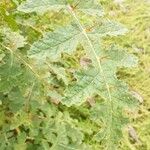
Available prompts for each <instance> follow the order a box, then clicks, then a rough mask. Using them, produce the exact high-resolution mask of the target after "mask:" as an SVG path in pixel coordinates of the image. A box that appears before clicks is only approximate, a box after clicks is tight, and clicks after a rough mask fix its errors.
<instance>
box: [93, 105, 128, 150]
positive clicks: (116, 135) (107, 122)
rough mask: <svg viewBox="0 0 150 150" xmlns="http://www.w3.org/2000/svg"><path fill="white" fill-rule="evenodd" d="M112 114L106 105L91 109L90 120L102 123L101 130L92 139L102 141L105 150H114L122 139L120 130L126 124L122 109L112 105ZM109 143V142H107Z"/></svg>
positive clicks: (126, 120)
mask: <svg viewBox="0 0 150 150" xmlns="http://www.w3.org/2000/svg"><path fill="white" fill-rule="evenodd" d="M112 107H113V112H110V111H109V110H110V107H109V106H108V104H107V103H104V104H98V103H97V105H95V106H94V107H93V108H92V109H91V119H92V120H93V121H95V122H97V123H98V124H99V123H100V122H102V123H103V126H102V128H101V130H100V131H99V132H98V133H96V134H95V136H94V139H95V140H96V141H98V142H100V141H102V143H103V144H104V145H105V149H108V150H114V149H117V147H118V142H119V141H120V139H121V138H122V128H123V127H124V126H125V125H126V124H127V123H128V119H127V118H125V117H124V116H123V113H122V109H120V108H118V107H116V106H115V104H114V105H112ZM108 141H109V142H108Z"/></svg>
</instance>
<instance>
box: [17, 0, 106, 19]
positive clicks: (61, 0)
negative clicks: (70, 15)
mask: <svg viewBox="0 0 150 150" xmlns="http://www.w3.org/2000/svg"><path fill="white" fill-rule="evenodd" d="M69 5H70V7H72V9H75V10H76V11H80V12H83V13H85V14H88V15H92V16H102V15H103V14H104V12H103V10H102V8H101V6H100V4H99V3H98V2H97V0H80V1H78V0H74V1H70V2H69V1H68V2H67V1H66V0H44V1H41V0H36V1H35V0H27V1H26V2H24V3H22V4H21V5H20V6H19V7H18V10H19V11H22V12H25V13H30V12H39V13H44V12H46V11H48V10H53V11H59V10H60V9H68V8H67V7H68V6H69Z"/></svg>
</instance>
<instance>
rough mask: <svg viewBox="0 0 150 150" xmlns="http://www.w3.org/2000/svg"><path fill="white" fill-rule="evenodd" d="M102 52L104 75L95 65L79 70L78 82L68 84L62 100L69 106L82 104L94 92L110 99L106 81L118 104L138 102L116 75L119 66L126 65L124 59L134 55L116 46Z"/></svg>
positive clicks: (112, 96)
mask: <svg viewBox="0 0 150 150" xmlns="http://www.w3.org/2000/svg"><path fill="white" fill-rule="evenodd" d="M100 53H101V58H103V59H102V60H101V67H102V69H103V73H104V75H103V74H102V72H101V71H100V70H99V68H94V67H89V68H88V69H85V70H81V71H79V72H77V73H76V74H75V78H76V79H77V82H76V83H75V84H73V85H70V86H68V87H67V88H66V90H65V92H64V95H65V96H64V98H63V99H62V102H63V103H64V104H66V105H67V106H71V105H74V104H75V105H81V104H82V103H84V102H85V101H86V100H87V98H89V97H92V96H94V94H98V95H100V96H101V97H102V98H104V99H105V100H108V99H109V95H108V91H107V89H106V81H107V84H108V85H109V88H110V91H109V92H110V94H111V99H112V100H113V101H114V102H116V105H119V106H122V107H123V106H128V105H134V104H135V103H136V101H135V100H134V98H133V97H132V96H131V95H130V93H129V91H128V86H127V85H126V84H125V83H124V82H122V81H120V80H118V79H117V77H116V71H117V68H118V67H121V66H124V59H126V58H127V56H128V57H131V56H132V55H129V54H127V53H126V52H125V51H123V50H118V49H117V48H116V47H111V48H110V49H109V50H105V51H102V50H101V52H100ZM116 56H117V57H116ZM133 58H134V57H133ZM133 58H132V59H133ZM133 60H134V59H133ZM120 62H123V63H120ZM133 62H134V61H133ZM130 63H131V62H129V64H130ZM131 64H133V63H131ZM104 79H105V80H104Z"/></svg>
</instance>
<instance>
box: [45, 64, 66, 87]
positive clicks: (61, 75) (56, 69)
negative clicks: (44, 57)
mask: <svg viewBox="0 0 150 150" xmlns="http://www.w3.org/2000/svg"><path fill="white" fill-rule="evenodd" d="M48 66H49V68H50V69H52V71H53V72H54V74H56V76H57V78H58V80H60V79H62V81H63V82H64V83H65V84H66V85H68V79H67V74H66V72H65V69H64V68H63V67H60V66H58V65H53V64H50V63H48Z"/></svg>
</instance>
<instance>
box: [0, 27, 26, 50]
mask: <svg viewBox="0 0 150 150" xmlns="http://www.w3.org/2000/svg"><path fill="white" fill-rule="evenodd" d="M1 32H2V34H3V36H4V37H3V42H4V44H5V45H7V46H8V47H10V48H11V49H12V50H16V49H18V48H22V47H24V45H25V44H26V39H25V38H24V37H23V36H22V35H20V34H19V32H12V31H11V29H9V28H4V29H3V30H2V31H1Z"/></svg>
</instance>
